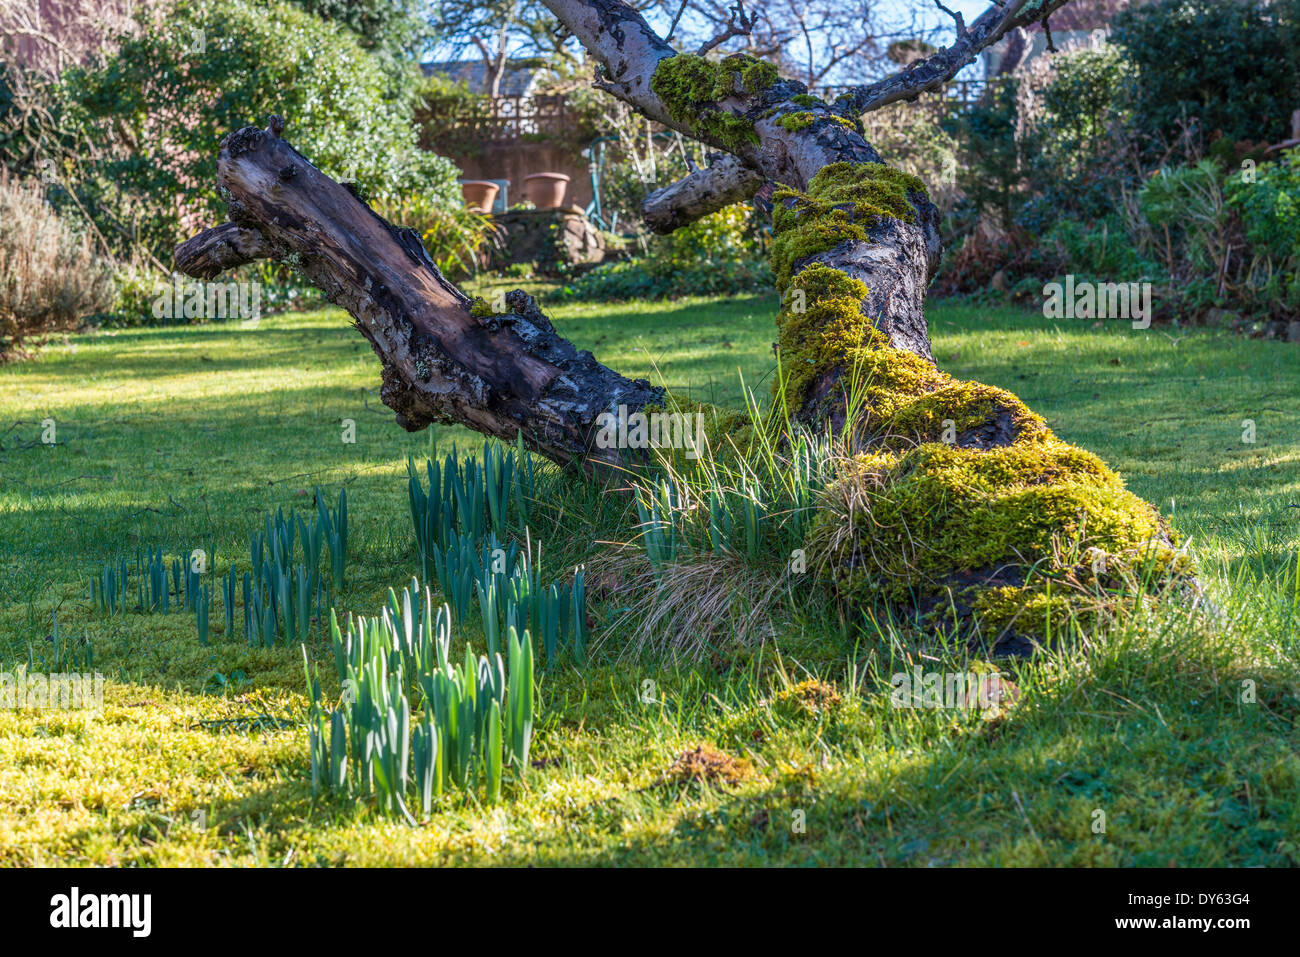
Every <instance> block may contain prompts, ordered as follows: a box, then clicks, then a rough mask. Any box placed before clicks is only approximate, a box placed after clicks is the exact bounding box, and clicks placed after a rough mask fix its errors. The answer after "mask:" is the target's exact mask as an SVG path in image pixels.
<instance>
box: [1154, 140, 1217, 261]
mask: <svg viewBox="0 0 1300 957" xmlns="http://www.w3.org/2000/svg"><path fill="white" fill-rule="evenodd" d="M1222 179H1223V172H1222V171H1221V170H1220V169H1219V165H1218V164H1217V163H1215V162H1214V161H1213V160H1208V159H1206V160H1201V161H1200V162H1199V163H1195V164H1193V165H1190V166H1174V167H1170V168H1168V169H1162V170H1160V171H1159V172H1158V173H1157V174H1156V175H1155V176H1153V177H1151V179H1149V180H1147V181H1146V183H1145V184H1143V186H1142V189H1141V191H1140V192H1139V193H1138V203H1139V206H1140V208H1141V210H1142V214H1143V215H1144V216H1145V217H1146V219H1147V222H1149V223H1150V224H1151V225H1152V226H1157V227H1160V228H1162V229H1164V228H1166V227H1167V228H1168V229H1169V230H1170V232H1171V233H1173V234H1174V235H1175V237H1176V238H1178V239H1180V240H1181V243H1182V246H1183V250H1184V258H1186V259H1188V260H1190V261H1191V262H1192V263H1194V264H1195V265H1197V266H1199V267H1200V268H1202V269H1212V270H1214V271H1215V272H1216V274H1217V273H1218V271H1219V267H1220V265H1221V263H1222V259H1223V257H1224V256H1225V255H1226V254H1227V231H1228V222H1227V212H1228V211H1227V205H1226V201H1225V199H1224V194H1223V183H1222ZM1170 268H1171V270H1172V268H1173V263H1172V262H1171V263H1170Z"/></svg>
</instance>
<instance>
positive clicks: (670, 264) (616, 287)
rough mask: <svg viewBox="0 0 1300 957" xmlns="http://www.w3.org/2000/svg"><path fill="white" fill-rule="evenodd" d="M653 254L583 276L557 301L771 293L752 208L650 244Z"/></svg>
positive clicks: (724, 213) (732, 210)
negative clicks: (760, 255)
mask: <svg viewBox="0 0 1300 957" xmlns="http://www.w3.org/2000/svg"><path fill="white" fill-rule="evenodd" d="M649 245H650V248H649V252H648V253H647V254H646V255H645V256H642V257H640V258H639V259H633V260H629V261H626V262H617V263H609V264H606V265H603V266H600V267H598V268H596V269H593V270H592V271H590V272H588V273H586V274H584V275H583V276H581V277H580V278H579V279H577V280H576V281H575V282H573V283H570V284H569V285H567V286H565V287H564V288H563V289H562V290H560V292H559V293H558V296H559V298H563V299H577V300H593V301H600V302H615V301H619V300H626V299H674V298H677V297H679V296H723V295H734V294H737V293H744V292H763V291H767V290H769V289H771V288H772V285H773V279H772V271H771V269H769V268H768V265H767V263H766V262H765V261H763V260H762V259H760V258H758V253H759V249H760V241H759V240H758V238H757V235H756V230H755V228H754V218H753V216H752V215H751V212H750V207H748V206H743V205H735V206H729V207H727V208H726V209H722V210H719V211H718V212H716V213H713V214H711V215H709V216H705V217H704V218H702V219H699V220H696V221H695V222H693V223H689V224H688V225H686V226H683V227H682V228H681V229H678V230H675V231H674V232H672V233H670V234H669V235H667V236H656V237H654V238H653V239H652V240H651V241H650V244H649Z"/></svg>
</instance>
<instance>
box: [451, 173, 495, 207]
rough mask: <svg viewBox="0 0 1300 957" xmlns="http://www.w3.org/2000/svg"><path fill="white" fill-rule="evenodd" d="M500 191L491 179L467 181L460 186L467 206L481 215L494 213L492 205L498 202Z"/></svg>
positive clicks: (463, 181)
mask: <svg viewBox="0 0 1300 957" xmlns="http://www.w3.org/2000/svg"><path fill="white" fill-rule="evenodd" d="M500 189H501V187H500V186H498V185H497V184H496V183H494V182H492V181H491V180H490V179H466V180H462V181H461V184H460V194H461V195H462V196H464V197H465V205H466V206H468V207H469V208H470V209H473V210H477V211H478V212H480V213H490V212H492V204H493V203H495V202H496V201H497V193H498V192H499V191H500Z"/></svg>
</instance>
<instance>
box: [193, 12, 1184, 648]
mask: <svg viewBox="0 0 1300 957" xmlns="http://www.w3.org/2000/svg"><path fill="white" fill-rule="evenodd" d="M1063 2H1064V0H1005V2H1004V3H1002V4H1000V5H998V6H994V7H991V8H990V10H989V11H988V12H987V13H986V14H985V15H984V16H982V17H980V18H979V19H978V20H976V21H975V22H974V23H972V24H970V25H969V26H967V25H965V24H964V23H961V22H960V21H959V23H958V37H957V40H956V42H955V43H954V45H953V46H952V47H950V48H947V49H945V50H941V51H939V52H938V53H937V54H935V55H934V56H932V57H930V58H928V59H927V60H924V61H921V62H920V63H919V64H914V65H913V66H912V67H910V68H909V69H907V70H905V71H903V72H902V73H900V74H898V75H897V76H895V77H890V78H887V79H886V80H883V81H880V82H879V83H876V84H872V85H871V86H866V87H861V88H858V89H855V90H852V91H850V92H849V93H847V94H845V95H844V96H842V97H841V98H840V99H839V100H837V101H836V103H834V104H827V103H825V102H822V101H821V100H818V99H816V98H814V97H811V96H809V95H807V92H806V90H805V88H804V87H803V86H802V85H801V84H799V83H796V82H792V81H787V80H783V79H782V78H781V77H780V76H779V75H778V74H777V71H776V69H775V68H774V67H773V66H771V65H770V64H768V63H765V62H762V61H758V60H754V59H751V58H748V57H744V56H731V57H726V58H722V59H720V60H709V59H706V58H703V57H700V56H696V55H692V54H687V53H682V54H679V53H678V52H677V51H675V50H674V49H673V48H672V47H670V46H669V45H668V44H667V43H665V42H664V41H663V40H662V39H661V38H660V37H658V36H657V35H656V34H655V33H654V31H653V30H651V29H650V27H649V26H648V25H647V24H646V23H645V21H644V20H643V19H642V18H641V16H640V15H639V14H638V13H637V12H636V11H635V10H633V9H632V8H631V7H630V6H628V5H627V4H626V3H623V2H622V0H546V3H547V6H548V7H549V8H550V9H551V10H552V11H553V12H554V13H555V15H556V16H557V17H558V18H559V20H560V21H561V22H562V23H563V24H564V25H565V26H566V27H567V28H568V29H569V30H570V32H572V33H573V34H574V35H575V36H576V37H577V38H578V39H579V40H580V41H581V42H582V44H583V45H584V46H585V47H586V48H587V50H588V51H589V52H590V54H591V55H592V56H593V58H594V59H595V60H596V61H597V62H598V63H599V64H601V69H600V73H599V77H598V80H597V85H599V86H600V87H601V88H602V89H605V90H607V91H609V92H611V93H613V94H614V95H616V96H618V97H620V98H621V99H623V100H625V101H626V102H628V103H629V104H630V105H632V106H633V107H634V108H635V109H637V110H638V111H640V112H641V113H642V114H644V115H645V116H647V117H650V118H652V119H654V120H657V121H660V122H662V123H665V124H666V125H668V126H670V127H673V128H674V129H677V130H680V131H681V132H683V133H685V134H688V135H690V136H692V137H694V138H696V139H699V140H702V141H704V142H705V143H707V144H709V145H711V146H713V147H716V148H717V149H719V150H723V151H725V153H726V154H727V155H726V158H725V159H722V160H720V161H718V162H715V163H714V165H713V166H711V167H709V168H707V169H703V170H700V171H697V172H694V173H692V174H691V175H690V176H689V177H687V179H686V180H684V181H682V182H681V183H678V184H674V185H673V186H670V187H668V188H667V189H664V190H661V191H660V192H659V193H656V194H655V195H653V196H651V197H650V198H649V200H648V201H647V204H646V214H647V221H648V222H649V223H650V224H651V226H652V227H653V228H656V229H659V230H661V231H669V230H671V229H673V228H676V227H677V226H680V225H682V224H684V223H686V222H690V221H691V220H693V219H695V218H698V217H699V216H702V215H705V214H707V213H709V212H712V211H713V210H716V209H719V208H721V207H723V206H725V205H727V204H728V203H732V202H736V201H738V200H741V199H744V198H746V197H747V196H749V195H752V193H753V192H754V191H756V190H757V189H758V188H759V187H760V186H761V185H762V184H763V183H765V182H773V183H776V184H777V185H778V189H777V190H776V192H775V194H774V201H775V211H774V216H773V224H774V241H773V244H772V269H773V272H774V274H775V275H776V278H777V284H778V289H779V291H780V293H781V296H782V307H781V310H780V313H779V315H778V317H777V340H778V347H779V355H780V362H781V368H782V375H781V377H780V381H779V382H778V384H777V387H778V390H780V394H781V395H782V396H783V397H784V400H785V401H786V403H787V406H788V407H789V409H790V411H791V413H792V415H793V417H794V419H795V420H796V421H799V422H801V423H803V424H807V425H810V426H817V427H820V426H822V425H824V424H827V423H829V424H830V425H832V426H833V427H835V428H837V429H840V428H842V427H843V425H844V424H845V419H846V413H847V410H848V408H849V407H850V406H852V407H853V408H854V409H855V410H856V413H857V414H856V415H855V417H854V435H853V436H852V445H853V447H854V448H855V450H856V451H855V457H854V458H853V459H852V460H851V461H850V462H849V463H847V464H846V466H845V468H844V470H843V474H842V475H841V476H840V477H839V479H838V481H836V482H835V483H834V484H833V486H832V487H831V488H830V490H829V491H828V493H827V494H826V497H825V500H824V502H823V503H822V504H823V508H822V509H821V510H820V512H819V519H818V521H817V523H816V526H815V529H814V531H813V533H812V537H811V540H810V543H809V544H810V548H811V550H812V551H811V557H812V558H813V559H814V561H815V562H816V563H817V564H818V565H819V567H822V568H829V569H830V570H831V572H832V574H833V575H834V577H835V579H836V581H837V582H838V584H839V587H840V588H841V589H842V590H843V591H844V593H845V594H846V595H850V596H857V597H861V598H863V599H866V598H869V597H887V598H893V599H908V600H911V601H914V602H916V603H917V604H918V605H919V606H920V607H921V608H922V610H923V611H930V612H932V613H936V614H939V615H951V616H953V617H954V618H955V619H956V620H959V621H963V622H964V621H968V620H970V618H971V614H970V613H971V612H972V611H973V610H979V611H982V612H983V617H984V618H985V620H987V621H989V622H992V623H995V624H997V626H998V628H999V629H1000V633H1001V634H1002V636H1003V642H1004V644H1005V643H1006V642H1008V641H1010V642H1011V643H1012V644H1015V643H1016V642H1018V641H1021V640H1022V639H1023V637H1024V636H1026V635H1033V634H1035V633H1042V632H1043V631H1045V627H1044V626H1045V625H1046V624H1047V623H1048V621H1049V620H1050V617H1051V614H1052V611H1053V609H1054V608H1056V607H1057V606H1059V605H1062V604H1064V605H1066V606H1069V607H1075V604H1077V603H1074V602H1073V599H1072V596H1073V595H1074V594H1075V593H1076V592H1077V593H1083V592H1086V591H1088V590H1090V589H1091V590H1092V591H1094V592H1096V591H1098V590H1102V589H1104V588H1105V587H1107V586H1110V585H1113V584H1115V582H1116V580H1117V579H1116V576H1119V575H1122V574H1124V573H1126V572H1127V571H1129V570H1132V569H1134V568H1135V567H1137V566H1138V565H1140V564H1141V563H1142V562H1143V561H1145V560H1147V559H1148V558H1150V559H1153V560H1154V561H1156V562H1158V563H1159V564H1160V565H1161V566H1162V567H1163V566H1167V565H1168V564H1169V563H1170V562H1171V561H1172V560H1173V553H1172V551H1171V549H1170V547H1169V544H1170V543H1169V536H1168V534H1167V532H1166V530H1165V529H1164V527H1163V523H1162V521H1161V519H1160V518H1159V516H1158V514H1157V513H1156V511H1155V509H1153V508H1152V507H1151V506H1149V505H1147V504H1146V503H1144V502H1142V501H1141V500H1139V499H1138V498H1136V497H1135V496H1133V495H1132V494H1130V493H1129V492H1127V491H1126V490H1125V489H1124V487H1123V485H1122V483H1121V482H1120V480H1119V479H1118V477H1117V476H1116V475H1115V474H1114V473H1113V472H1111V471H1110V470H1109V469H1107V468H1106V467H1105V466H1104V465H1103V464H1102V463H1101V462H1100V461H1099V460H1098V459H1097V458H1096V457H1095V456H1093V455H1091V454H1089V453H1087V452H1084V451H1082V450H1079V449H1077V448H1074V447H1072V446H1070V445H1067V444H1066V443H1064V442H1062V441H1060V440H1059V439H1058V438H1056V437H1055V436H1054V435H1053V434H1052V433H1051V431H1050V430H1049V429H1048V428H1047V427H1046V425H1045V424H1044V423H1043V421H1042V419H1041V418H1039V417H1038V416H1036V415H1034V414H1032V413H1031V412H1029V410H1027V409H1026V408H1025V407H1024V405H1023V404H1022V403H1021V402H1020V401H1019V400H1018V399H1017V398H1016V397H1015V396H1013V395H1011V394H1010V393H1008V392H1005V391H1003V390H1000V389H996V388H992V387H989V386H983V385H979V384H976V383H966V382H957V381H954V380H953V379H951V377H949V376H947V375H946V374H945V373H943V372H941V371H940V370H939V369H938V368H936V366H935V364H934V362H933V361H932V358H931V354H930V343H929V336H928V333H927V327H926V322H925V316H924V311H923V305H924V299H925V290H926V287H927V285H928V282H929V279H930V276H931V273H932V271H933V269H934V268H935V266H936V264H937V261H938V256H939V252H940V247H939V233H938V216H937V212H936V210H935V207H934V206H933V204H932V203H931V202H930V201H929V199H928V197H927V194H926V190H925V186H924V184H923V183H921V182H920V181H918V180H916V179H915V178H913V177H910V176H907V175H904V174H902V173H901V172H899V171H897V170H895V169H893V168H891V167H889V166H887V165H885V164H884V163H883V162H882V159H881V157H880V156H879V155H878V154H877V153H876V151H875V150H874V149H873V148H872V147H871V146H870V145H869V144H868V143H867V142H866V141H865V139H864V138H863V136H862V128H861V125H860V121H859V119H858V117H859V116H860V114H861V112H862V111H864V110H869V109H872V108H874V107H875V106H878V105H882V104H884V103H888V102H893V101H895V100H897V99H900V98H905V97H909V96H912V97H914V96H916V95H917V94H919V93H920V92H922V91H925V90H929V89H935V88H937V87H938V86H940V85H941V84H942V83H943V82H944V81H946V80H947V79H949V78H951V76H952V75H953V74H955V73H956V72H957V70H959V69H960V68H961V67H962V66H964V65H965V64H966V63H967V62H969V61H970V60H971V59H973V58H974V56H975V55H976V54H977V53H978V51H979V50H980V49H982V47H984V46H986V45H987V44H988V43H990V42H993V41H994V40H996V39H997V38H998V37H1000V36H1001V35H1002V34H1004V33H1005V32H1006V31H1007V30H1010V29H1012V28H1015V27H1017V26H1020V25H1023V24H1025V23H1028V22H1031V21H1032V20H1036V19H1040V18H1042V17H1044V16H1046V15H1047V14H1048V13H1050V11H1051V10H1053V9H1055V8H1057V7H1059V6H1061V4H1062V3H1063ZM276 134H277V131H276V130H275V129H274V128H272V129H270V130H267V131H259V130H244V131H240V132H239V133H237V134H234V135H232V136H231V137H229V138H228V139H227V141H226V143H225V144H223V148H222V154H221V160H220V164H219V169H220V173H219V175H220V180H221V183H220V185H221V186H222V188H223V189H224V190H225V191H226V194H227V195H228V196H229V198H230V200H231V218H232V224H228V225H227V226H225V227H221V228H220V229H219V230H215V231H210V232H209V233H205V234H203V235H201V236H199V237H196V238H195V239H193V240H191V241H190V242H189V243H187V244H184V245H183V246H182V247H180V248H179V249H178V255H177V259H178V263H180V265H181V267H182V268H183V269H185V270H186V271H187V272H189V273H191V274H193V275H203V276H211V275H214V274H215V273H216V272H218V271H220V270H221V269H223V268H229V266H231V265H233V264H236V263H238V262H242V261H247V260H248V259H251V258H255V257H257V256H274V257H276V258H283V257H284V256H286V255H288V256H292V257H294V259H295V261H297V262H298V264H299V265H300V267H301V268H302V270H303V271H304V272H305V273H306V274H307V275H308V276H309V277H310V278H312V279H313V280H314V281H315V282H316V283H317V284H318V285H319V286H320V287H321V288H322V290H324V292H325V294H326V295H327V296H328V297H329V298H330V299H331V301H334V302H336V303H338V304H339V305H341V306H343V307H344V308H346V309H347V310H348V311H349V312H350V313H351V314H352V316H353V317H354V319H355V320H356V324H357V326H358V328H359V329H360V330H361V331H362V333H363V334H365V335H366V337H367V338H368V339H369V340H370V342H371V344H372V346H373V347H374V349H375V351H376V353H377V354H378V355H379V356H380V358H381V360H382V361H383V363H384V390H383V401H384V402H385V403H386V404H388V405H389V406H390V407H392V408H393V409H394V410H396V411H397V413H398V421H399V423H401V424H402V425H403V426H405V427H406V428H408V429H409V428H420V427H423V426H424V425H426V424H428V423H429V422H431V421H448V420H450V421H457V422H461V423H464V424H466V425H468V426H470V427H471V428H474V429H477V430H479V431H481V432H485V433H488V434H492V435H498V436H502V437H510V436H513V434H514V433H515V431H516V430H517V431H519V432H520V433H521V434H522V435H523V437H524V440H525V442H526V443H527V444H528V445H529V446H530V447H532V448H534V449H536V450H538V451H540V452H542V453H543V454H546V455H548V456H550V457H551V458H553V459H555V460H557V461H560V462H565V463H568V462H574V461H578V462H581V463H583V464H584V465H586V466H588V467H591V466H592V465H593V463H600V462H612V461H613V456H614V455H617V452H609V451H603V450H598V447H597V444H596V442H595V436H596V434H597V431H598V418H599V416H600V414H601V413H602V412H608V411H612V410H615V409H617V408H618V407H619V406H620V405H624V406H627V407H628V410H629V411H636V410H637V409H638V408H643V407H646V406H648V405H657V404H659V403H660V402H662V401H663V396H662V394H661V393H659V392H658V391H657V390H654V389H652V388H650V387H649V385H648V384H647V383H644V382H633V381H629V380H627V379H624V378H623V377H621V376H618V375H617V374H616V373H614V372H612V371H611V370H608V369H606V368H605V367H604V366H601V365H599V363H596V362H595V360H594V359H592V358H591V356H590V354H589V353H580V352H578V351H577V350H575V349H574V348H573V346H572V345H570V344H569V343H567V342H566V341H565V340H563V339H560V338H559V337H558V336H557V335H556V334H555V331H554V329H553V328H551V326H550V323H549V322H548V321H547V320H546V319H545V317H544V316H542V315H541V313H540V311H538V310H537V309H536V307H535V306H534V305H533V304H532V302H531V301H530V300H528V299H527V297H524V296H522V294H518V295H517V296H515V297H513V298H511V299H510V300H509V301H508V304H507V306H508V309H507V312H506V313H505V314H502V315H493V314H491V311H490V310H483V309H482V308H478V309H473V310H472V309H471V304H470V302H469V300H468V299H467V298H466V297H464V296H462V295H461V294H460V293H459V292H457V291H456V290H455V289H454V287H452V286H451V284H450V283H448V282H447V281H446V280H445V279H444V278H443V277H442V276H441V275H440V274H439V273H438V271H437V269H436V268H435V267H434V266H433V265H432V263H430V262H429V261H428V258H427V256H425V255H423V251H422V249H421V248H420V244H419V242H418V240H417V239H416V238H415V237H414V236H413V235H410V234H406V233H403V232H402V231H400V230H397V229H394V228H393V227H392V226H389V225H388V224H387V223H384V222H383V221H382V220H380V219H379V218H378V217H377V216H375V215H374V214H373V213H372V212H370V210H369V209H368V208H366V207H365V206H364V204H362V203H360V202H359V201H358V200H356V199H355V197H353V196H351V194H350V193H347V192H346V191H344V190H343V189H342V188H341V187H339V186H338V185H337V184H335V183H333V182H332V181H330V180H329V179H328V178H327V177H325V176H324V175H323V174H321V173H320V172H319V171H318V170H316V169H315V168H314V167H311V165H310V163H308V162H307V161H306V160H305V159H304V158H303V157H301V156H299V155H298V154H297V153H296V152H294V151H293V150H292V149H291V148H289V147H288V145H287V144H285V143H284V142H283V140H281V139H280V137H279V136H278V135H276ZM223 230H224V231H225V233H224V235H223V234H222V231H223ZM850 396H853V397H854V399H853V400H850V398H849V397H850ZM1045 576H1046V577H1045ZM1049 578H1051V579H1053V580H1055V581H1056V582H1057V590H1056V592H1055V594H1053V592H1052V589H1051V585H1050V584H1046V583H1047V582H1048V579H1049Z"/></svg>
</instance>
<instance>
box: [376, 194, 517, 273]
mask: <svg viewBox="0 0 1300 957" xmlns="http://www.w3.org/2000/svg"><path fill="white" fill-rule="evenodd" d="M375 212H377V213H379V215H380V216H383V217H384V219H386V220H388V221H389V222H390V223H392V224H393V225H395V226H407V227H410V228H411V229H414V230H415V231H416V233H418V234H419V236H420V238H421V239H422V240H423V241H424V248H425V249H427V250H428V251H429V257H430V258H431V259H432V260H433V261H434V264H435V265H437V267H438V268H439V269H440V270H441V271H442V274H443V275H444V276H446V277H447V278H449V279H460V278H463V277H465V276H472V275H474V274H475V273H477V272H478V271H479V270H480V269H482V268H483V266H484V265H485V264H486V263H487V262H488V260H489V258H490V256H491V253H492V252H493V250H495V249H498V248H499V247H500V245H501V235H500V230H499V228H498V227H497V226H496V224H495V223H494V222H493V220H492V217H491V216H489V215H486V214H484V213H479V212H476V211H474V210H470V209H465V208H464V207H463V206H447V205H440V204H438V203H436V202H434V201H433V200H431V199H430V198H429V197H428V196H427V195H424V194H413V195H410V196H404V197H400V198H398V199H393V200H387V201H382V202H377V203H376V204H375Z"/></svg>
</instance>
